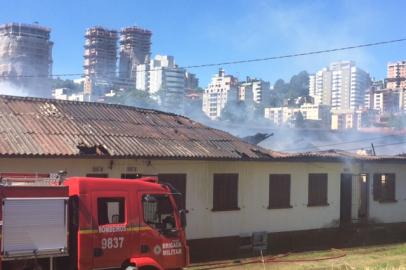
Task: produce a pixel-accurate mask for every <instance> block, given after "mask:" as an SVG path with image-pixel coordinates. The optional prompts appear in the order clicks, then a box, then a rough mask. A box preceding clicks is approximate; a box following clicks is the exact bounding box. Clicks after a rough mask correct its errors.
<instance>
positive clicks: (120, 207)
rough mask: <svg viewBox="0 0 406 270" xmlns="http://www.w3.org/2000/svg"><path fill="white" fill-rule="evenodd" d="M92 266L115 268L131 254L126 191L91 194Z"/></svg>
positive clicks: (128, 199)
mask: <svg viewBox="0 0 406 270" xmlns="http://www.w3.org/2000/svg"><path fill="white" fill-rule="evenodd" d="M92 197H93V203H92V205H93V210H92V217H93V222H92V223H93V236H94V237H93V268H115V267H118V268H120V267H121V264H122V263H123V262H124V261H125V260H126V259H127V258H129V257H130V245H131V243H132V242H133V241H132V240H133V239H131V238H132V234H131V232H130V229H129V226H128V218H129V209H128V207H129V205H130V203H131V202H130V198H129V196H128V193H127V192H114V191H108V192H95V193H93V196H92Z"/></svg>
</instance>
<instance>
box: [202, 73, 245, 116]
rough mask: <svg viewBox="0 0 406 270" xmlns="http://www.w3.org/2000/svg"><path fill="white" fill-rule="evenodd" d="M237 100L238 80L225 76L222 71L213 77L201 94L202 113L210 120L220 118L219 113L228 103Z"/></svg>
mask: <svg viewBox="0 0 406 270" xmlns="http://www.w3.org/2000/svg"><path fill="white" fill-rule="evenodd" d="M237 99H238V80H237V78H235V77H234V76H232V75H226V74H225V72H224V70H223V69H220V70H219V72H218V74H216V75H215V76H213V78H212V79H211V82H210V84H209V86H208V87H207V88H206V89H205V91H204V94H203V105H202V106H203V108H202V110H203V112H204V113H205V114H206V115H207V116H208V117H209V118H210V119H212V120H215V119H218V118H220V117H221V112H222V110H223V109H224V107H225V106H226V104H227V103H228V102H233V101H236V100H237Z"/></svg>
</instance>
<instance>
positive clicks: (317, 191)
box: [308, 173, 328, 206]
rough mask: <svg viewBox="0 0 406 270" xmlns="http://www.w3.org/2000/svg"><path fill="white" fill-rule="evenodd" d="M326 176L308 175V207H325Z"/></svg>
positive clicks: (322, 174)
mask: <svg viewBox="0 0 406 270" xmlns="http://www.w3.org/2000/svg"><path fill="white" fill-rule="evenodd" d="M327 180H328V176H327V174H325V173H318V174H312V173H311V174H309V193H308V196H309V197H308V205H309V206H320V205H327V204H328V203H327V184H328V181H327Z"/></svg>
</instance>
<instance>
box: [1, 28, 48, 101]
mask: <svg viewBox="0 0 406 270" xmlns="http://www.w3.org/2000/svg"><path fill="white" fill-rule="evenodd" d="M50 32H51V30H50V29H49V28H46V27H42V26H39V25H36V24H34V25H27V24H21V23H9V24H3V25H0V81H6V82H9V83H12V84H13V85H14V86H17V87H22V88H24V91H25V92H27V94H29V95H31V96H41V97H44V96H45V97H48V96H51V84H50V75H51V74H52V46H53V42H52V41H51V40H50Z"/></svg>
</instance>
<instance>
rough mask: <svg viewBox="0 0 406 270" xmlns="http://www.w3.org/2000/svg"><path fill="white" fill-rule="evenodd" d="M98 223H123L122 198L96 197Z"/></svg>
mask: <svg viewBox="0 0 406 270" xmlns="http://www.w3.org/2000/svg"><path fill="white" fill-rule="evenodd" d="M97 215H98V220H99V225H105V224H118V223H124V198H98V199H97Z"/></svg>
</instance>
